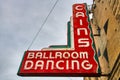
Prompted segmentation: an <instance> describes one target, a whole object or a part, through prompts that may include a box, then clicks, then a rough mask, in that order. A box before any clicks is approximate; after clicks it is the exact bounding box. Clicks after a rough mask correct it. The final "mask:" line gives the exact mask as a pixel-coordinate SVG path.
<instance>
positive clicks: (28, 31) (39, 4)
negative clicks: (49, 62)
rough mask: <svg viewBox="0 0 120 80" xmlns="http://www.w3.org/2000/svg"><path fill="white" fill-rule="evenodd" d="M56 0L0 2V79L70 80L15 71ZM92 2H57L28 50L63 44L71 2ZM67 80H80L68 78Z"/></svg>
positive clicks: (74, 1) (78, 1)
mask: <svg viewBox="0 0 120 80" xmlns="http://www.w3.org/2000/svg"><path fill="white" fill-rule="evenodd" d="M55 1H56V0H0V72H1V75H0V79H1V80H70V78H68V77H20V76H17V71H18V68H19V66H20V63H21V60H22V57H23V54H24V51H25V50H26V49H27V48H28V46H29V45H30V43H31V41H32V39H33V37H34V36H35V34H36V32H37V31H38V29H39V28H40V26H41V24H42V22H43V21H44V20H45V18H46V16H47V15H48V13H49V11H50V9H51V8H52V6H53V5H54V3H55ZM83 2H85V3H88V4H92V0H59V2H58V3H57V5H56V7H55V9H54V10H53V12H52V13H51V15H50V17H49V18H48V20H47V22H46V24H45V25H44V27H43V28H42V30H41V32H40V34H39V36H38V37H37V39H36V40H35V42H34V44H33V45H32V46H31V48H30V49H37V50H40V49H41V48H44V47H48V46H49V45H64V44H66V43H67V22H68V21H69V20H70V16H72V5H73V4H74V3H83ZM71 80H82V78H80V77H77V78H76V77H71Z"/></svg>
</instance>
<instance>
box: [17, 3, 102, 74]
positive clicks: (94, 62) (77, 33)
mask: <svg viewBox="0 0 120 80" xmlns="http://www.w3.org/2000/svg"><path fill="white" fill-rule="evenodd" d="M67 38H68V43H67V45H52V46H50V47H49V48H43V49H42V50H39V51H36V50H27V51H26V52H25V54H24V57H23V60H22V63H21V66H20V69H19V71H18V75H20V76H93V75H94V76H95V75H98V74H100V67H99V65H98V59H97V56H96V49H95V45H94V40H93V35H92V29H91V26H90V24H89V17H88V10H87V7H86V4H74V5H73V17H72V20H71V22H68V35H67Z"/></svg>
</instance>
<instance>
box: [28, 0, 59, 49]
mask: <svg viewBox="0 0 120 80" xmlns="http://www.w3.org/2000/svg"><path fill="white" fill-rule="evenodd" d="M58 1H59V0H56V2H55V4H54V5H53V7H52V9H51V10H50V12H49V14H48V15H47V17H46V18H45V20H44V21H43V23H42V25H41V26H40V28H39V30H38V32H37V33H36V35H35V37H34V38H33V40H32V42H31V43H30V45H29V46H28V49H27V50H29V49H30V48H31V46H32V45H33V43H34V41H35V40H36V38H37V37H38V35H39V33H40V31H41V30H42V28H43V27H44V25H45V23H46V22H47V20H48V18H49V16H50V14H51V13H52V11H53V10H54V8H55V6H56V4H57V3H58Z"/></svg>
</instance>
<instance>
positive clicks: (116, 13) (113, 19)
mask: <svg viewBox="0 0 120 80" xmlns="http://www.w3.org/2000/svg"><path fill="white" fill-rule="evenodd" d="M92 10H93V11H92V12H93V19H92V21H91V26H92V28H93V33H94V34H97V28H98V27H99V28H100V29H101V33H100V36H94V39H95V44H96V48H97V55H98V58H99V62H100V67H101V71H102V76H101V77H99V78H94V77H91V78H89V79H86V78H85V79H84V80H118V79H119V78H120V74H119V73H120V67H119V65H120V0H95V2H94V5H93V9H92Z"/></svg>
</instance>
